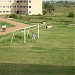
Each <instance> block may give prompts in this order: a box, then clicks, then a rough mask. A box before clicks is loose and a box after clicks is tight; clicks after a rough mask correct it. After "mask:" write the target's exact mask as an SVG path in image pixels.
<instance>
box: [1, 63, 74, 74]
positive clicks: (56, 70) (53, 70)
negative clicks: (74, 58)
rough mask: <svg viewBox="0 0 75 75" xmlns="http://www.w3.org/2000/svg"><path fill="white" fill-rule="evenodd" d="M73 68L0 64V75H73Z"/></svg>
mask: <svg viewBox="0 0 75 75" xmlns="http://www.w3.org/2000/svg"><path fill="white" fill-rule="evenodd" d="M74 70H75V67H74V66H54V65H38V64H37V65H36V64H13V63H2V64H0V75H74Z"/></svg>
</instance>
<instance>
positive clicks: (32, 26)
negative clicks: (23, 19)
mask: <svg viewBox="0 0 75 75" xmlns="http://www.w3.org/2000/svg"><path fill="white" fill-rule="evenodd" d="M32 27H37V28H38V39H39V29H40V28H39V27H40V26H39V24H38V25H33V26H28V27H25V28H21V29H24V43H26V29H28V28H32ZM21 29H16V30H15V31H14V32H13V35H12V38H11V43H12V41H13V38H14V35H15V32H16V31H18V30H21Z"/></svg>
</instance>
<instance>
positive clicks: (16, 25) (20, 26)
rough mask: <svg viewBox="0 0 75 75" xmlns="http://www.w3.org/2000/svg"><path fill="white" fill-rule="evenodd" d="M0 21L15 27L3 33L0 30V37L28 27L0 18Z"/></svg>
mask: <svg viewBox="0 0 75 75" xmlns="http://www.w3.org/2000/svg"><path fill="white" fill-rule="evenodd" d="M0 21H3V22H7V23H10V24H12V25H14V26H15V27H12V28H6V31H5V32H2V29H0V35H6V34H8V33H12V32H14V31H15V30H16V29H22V28H25V27H28V26H29V25H27V24H23V23H19V22H15V21H12V20H10V19H6V18H0Z"/></svg>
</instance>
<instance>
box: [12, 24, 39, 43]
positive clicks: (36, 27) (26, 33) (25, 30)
mask: <svg viewBox="0 0 75 75" xmlns="http://www.w3.org/2000/svg"><path fill="white" fill-rule="evenodd" d="M39 29H40V27H39V24H38V25H33V26H28V27H25V28H21V29H16V30H15V31H14V32H13V35H12V38H11V43H12V42H13V39H15V38H14V37H15V34H16V33H17V31H21V32H23V33H22V34H23V39H24V43H26V41H27V38H28V36H29V34H30V32H31V31H33V32H34V30H37V38H38V39H39V31H40V30H39ZM18 35H19V34H18ZM16 39H17V38H16Z"/></svg>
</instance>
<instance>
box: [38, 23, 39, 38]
mask: <svg viewBox="0 0 75 75" xmlns="http://www.w3.org/2000/svg"><path fill="white" fill-rule="evenodd" d="M38 39H39V24H38Z"/></svg>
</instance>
